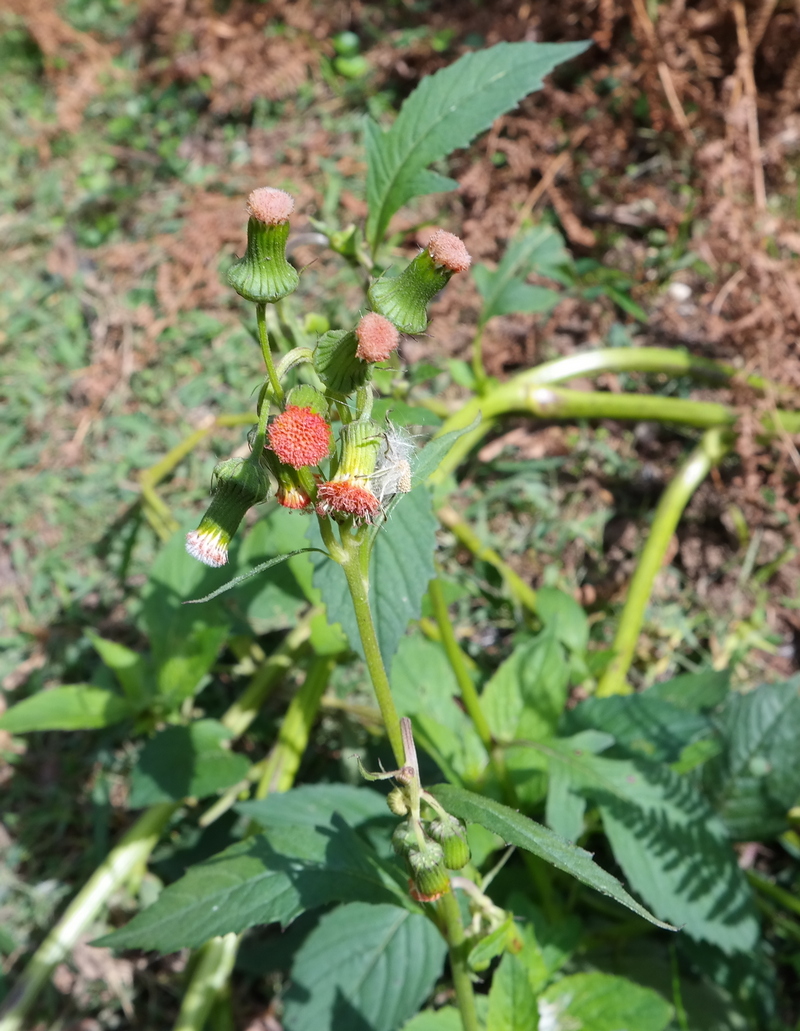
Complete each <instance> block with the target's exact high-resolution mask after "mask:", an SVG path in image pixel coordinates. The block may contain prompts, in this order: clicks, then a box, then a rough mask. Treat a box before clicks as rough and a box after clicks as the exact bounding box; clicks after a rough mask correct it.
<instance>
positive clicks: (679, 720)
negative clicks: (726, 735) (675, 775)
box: [564, 691, 712, 763]
mask: <svg viewBox="0 0 800 1031" xmlns="http://www.w3.org/2000/svg"><path fill="white" fill-rule="evenodd" d="M590 727H591V728H596V729H597V730H602V731H605V732H606V733H608V734H611V735H612V736H613V737H614V738H615V740H616V742H617V745H618V746H620V748H621V749H622V750H623V751H624V752H625V753H627V754H628V755H630V756H631V757H632V758H637V757H640V758H643V759H650V760H652V761H653V762H664V763H672V762H676V761H677V760H678V759H679V758H680V755H681V752H682V751H683V749H684V748H686V746H687V745H690V744H692V742H694V741H699V740H700V739H702V738H707V737H711V735H712V725H711V722H710V720H708V719H707V718H706V717H705V716H701V715H699V714H698V713H694V712H690V711H689V710H688V709H682V708H678V706H676V705H673V704H672V703H671V702H668V701H664V700H663V699H661V698H659V697H657V696H651V694H650V692H649V691H645V692H643V693H642V694H634V695H615V696H614V697H611V698H588V699H587V700H586V701H585V702H581V704H580V705H578V706H576V707H575V709H573V710H572V711H571V712H570V713H568V714H567V718H566V720H565V723H564V730H565V732H566V733H567V734H571V733H573V732H576V731H578V730H584V729H587V728H590Z"/></svg>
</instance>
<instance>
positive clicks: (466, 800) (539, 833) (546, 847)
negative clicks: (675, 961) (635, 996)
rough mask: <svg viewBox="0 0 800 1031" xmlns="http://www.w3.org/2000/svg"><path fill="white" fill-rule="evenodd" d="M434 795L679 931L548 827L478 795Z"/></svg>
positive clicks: (438, 790) (447, 791) (437, 790)
mask: <svg viewBox="0 0 800 1031" xmlns="http://www.w3.org/2000/svg"><path fill="white" fill-rule="evenodd" d="M430 791H431V794H432V795H434V796H435V797H436V798H437V799H438V800H439V801H440V802H441V803H442V805H443V806H444V807H445V809H446V810H447V811H448V813H452V815H453V816H457V817H459V818H460V819H462V820H466V821H467V822H469V823H479V824H481V826H483V827H486V828H487V830H490V831H493V832H494V833H495V834H499V835H500V837H501V838H502V839H503V840H504V841H506V842H508V844H510V845H517V846H518V847H519V848H524V849H526V851H528V852H533V853H534V855H537V856H539V857H540V858H541V859H544V860H545V861H546V862H548V863H550V865H551V866H555V867H556V868H557V869H558V870H563V871H564V872H565V873H568V874H571V875H572V876H573V877H576V878H577V879H578V880H579V881H581V882H582V883H583V884H588V885H589V887H590V888H595V889H596V890H597V891H599V892H601V893H602V894H603V895H608V896H609V898H613V899H616V901H617V902H620V903H622V905H623V906H627V908H628V909H630V910H633V912H634V913H638V915H639V916H641V917H644V919H645V920H649V921H650V923H653V924H656V925H657V926H658V927H663V928H665V929H666V930H668V931H674V930H675V928H674V927H672V926H671V925H670V924H667V923H663V922H662V921H661V920H658V919H657V918H656V917H654V916H653V915H652V913H649V912H648V911H647V910H646V909H645V908H644V906H642V905H641V904H640V903H639V902H637V901H636V899H634V898H633V897H632V896H631V895H629V894H628V892H627V891H626V890H625V889H624V888H623V886H622V885H621V884H620V882H619V881H618V880H617V879H616V877H612V875H611V874H610V873H607V872H606V871H605V870H603V869H602V868H601V867H599V866H598V865H597V864H596V863H595V862H594V860H593V859H592V856H591V854H590V853H589V852H586V851H584V849H582V848H578V846H577V845H570V844H569V843H568V842H566V841H564V840H563V839H562V838H559V837H558V835H557V834H554V833H553V831H551V830H549V829H548V828H547V827H543V826H542V825H541V824H539V823H536V822H534V821H533V820H530V819H528V817H527V816H522V815H521V814H520V813H518V812H516V811H515V810H513V809H509V807H508V806H505V805H501V804H500V803H499V802H495V801H494V800H493V799H491V798H484V797H483V796H481V795H475V794H473V793H472V792H471V791H465V790H464V789H463V788H455V787H452V786H451V785H449V784H438V785H436V787H434V788H431V789H430Z"/></svg>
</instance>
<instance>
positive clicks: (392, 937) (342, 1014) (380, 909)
mask: <svg viewBox="0 0 800 1031" xmlns="http://www.w3.org/2000/svg"><path fill="white" fill-rule="evenodd" d="M446 951H447V948H446V945H445V942H444V939H443V938H442V936H441V935H440V934H439V932H438V931H437V930H436V928H435V927H434V925H433V924H432V923H431V922H430V920H428V919H426V917H424V916H422V915H421V914H419V913H410V912H408V911H406V910H403V909H398V908H397V907H396V906H386V905H377V906H369V905H365V904H364V903H359V902H354V903H351V904H350V905H347V906H339V907H338V908H337V909H334V910H333V912H331V913H327V914H326V915H325V916H323V917H322V919H321V920H320V922H319V924H318V925H317V926H316V928H315V929H314V930H313V931H312V932H311V934H310V935H309V936H308V938H307V939H306V941H305V942H304V944H303V945H302V947H301V948H300V950H299V951H298V953H297V957H296V959H295V963H294V967H293V968H292V975H291V978H292V983H291V986H290V988H289V991H288V992H287V993H286V995H285V996H284V1001H285V1006H284V1014H283V1023H284V1025H285V1027H286V1028H287V1031H289V1029H290V1031H344V1029H345V1028H346V1029H348V1031H395V1029H396V1028H399V1027H400V1025H401V1024H402V1023H403V1022H404V1021H405V1020H407V1019H408V1018H409V1017H410V1016H411V1015H412V1014H414V1013H415V1012H416V1011H417V1010H418V1009H419V1007H420V1006H421V1005H422V1003H423V1002H424V1001H425V999H426V998H427V997H428V996H429V995H430V993H431V991H432V989H433V986H434V985H435V983H436V980H437V978H438V977H439V976H440V974H441V972H442V964H443V963H444V957H445V954H446Z"/></svg>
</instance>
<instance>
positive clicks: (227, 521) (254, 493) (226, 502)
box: [186, 457, 269, 566]
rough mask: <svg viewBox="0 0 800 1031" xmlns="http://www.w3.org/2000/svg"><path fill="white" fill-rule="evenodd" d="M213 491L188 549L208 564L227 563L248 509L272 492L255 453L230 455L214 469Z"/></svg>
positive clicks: (190, 534)
mask: <svg viewBox="0 0 800 1031" xmlns="http://www.w3.org/2000/svg"><path fill="white" fill-rule="evenodd" d="M211 493H212V495H213V500H212V502H211V504H210V505H209V507H208V511H207V512H206V514H205V515H204V516H203V518H202V520H201V522H200V525H199V526H198V527H197V529H196V530H193V531H192V532H191V533H189V534H187V535H186V550H187V551H188V552H189V554H190V555H191V556H192V557H193V558H196V559H199V560H200V561H201V562H204V563H205V564H206V565H207V566H224V565H225V563H226V562H227V561H228V545H229V544H230V542H231V539H232V538H233V535H234V534H235V533H236V531H237V530H238V529H239V524H240V523H241V521H242V519H244V515H245V512H247V510H248V509H249V508H252V506H253V505H257V504H258V503H259V502H261V501H264V500H265V499H266V497H267V495H268V494H269V476H268V475H267V472H266V470H265V469H264V468H262V466H261V465H260V463H259V462H258V460H257V459H255V458H253V457H250V458H228V459H226V460H225V461H224V462H219V463H218V464H217V466H216V467H215V469H214V476H213V479H212V486H211Z"/></svg>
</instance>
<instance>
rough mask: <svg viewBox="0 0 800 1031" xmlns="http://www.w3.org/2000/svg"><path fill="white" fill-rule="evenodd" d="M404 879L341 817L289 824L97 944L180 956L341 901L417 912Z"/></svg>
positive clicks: (215, 860)
mask: <svg viewBox="0 0 800 1031" xmlns="http://www.w3.org/2000/svg"><path fill="white" fill-rule="evenodd" d="M398 876H399V868H398V867H395V866H387V865H386V864H385V863H384V862H383V861H382V860H380V859H379V858H378V856H377V855H376V853H375V852H374V850H373V849H372V848H371V847H370V846H369V845H368V844H367V842H366V841H365V840H364V839H363V838H362V837H360V836H359V835H358V834H357V833H356V832H355V831H354V830H353V829H352V828H351V827H349V826H348V825H347V824H346V823H345V822H344V820H343V819H342V818H341V817H340V816H336V815H335V814H334V815H333V816H332V818H331V821H330V823H328V824H327V825H319V826H316V827H311V826H309V825H308V824H299V825H297V826H290V825H282V826H278V827H274V828H270V829H269V830H266V831H264V833H262V834H257V835H255V836H254V837H252V838H249V839H247V840H246V841H241V842H238V843H237V844H235V845H232V846H231V847H230V848H227V849H225V850H224V851H223V852H220V853H219V854H218V855H216V856H213V857H212V858H211V859H208V860H206V861H205V862H203V863H198V864H197V865H196V866H193V867H191V868H190V869H189V870H188V871H187V873H186V875H185V876H184V877H182V878H181V879H180V880H179V881H177V882H176V883H175V884H172V885H170V886H169V887H168V888H165V889H164V891H163V892H162V893H161V895H159V897H158V900H157V901H156V902H155V903H154V904H153V905H152V906H150V907H149V908H148V909H145V910H144V911H143V912H141V913H139V914H138V915H137V916H135V917H134V918H133V920H131V922H130V923H129V924H127V925H126V926H125V927H123V928H121V929H120V930H118V931H114V932H113V934H110V935H106V937H104V938H102V939H100V942H98V944H100V943H102V945H108V946H110V947H112V948H118V949H126V948H144V949H157V950H158V951H159V952H174V951H175V950H176V949H181V948H196V947H197V946H199V945H201V944H202V943H203V942H204V941H207V940H208V939H209V938H213V937H214V936H215V935H220V934H228V933H229V932H231V931H236V932H238V931H243V930H245V928H247V927H253V926H254V925H255V924H268V923H275V922H277V923H281V924H284V925H285V924H288V923H290V922H291V921H292V920H293V919H294V918H295V917H296V916H298V915H299V914H300V913H303V912H305V911H306V910H308V909H315V908H317V907H318V906H324V905H326V904H327V903H329V902H334V901H351V900H352V901H364V902H373V903H388V904H390V905H394V906H401V907H402V906H408V908H412V907H413V903H411V901H410V900H409V898H408V896H407V894H406V892H405V891H404V889H403V888H402V887H400V886H399V885H398V881H397V879H396V878H397V877H398ZM401 879H402V878H401Z"/></svg>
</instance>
